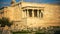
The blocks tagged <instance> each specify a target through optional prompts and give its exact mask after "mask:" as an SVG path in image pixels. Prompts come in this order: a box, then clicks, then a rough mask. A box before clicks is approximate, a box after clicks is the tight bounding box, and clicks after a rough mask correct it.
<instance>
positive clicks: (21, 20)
mask: <svg viewBox="0 0 60 34" xmlns="http://www.w3.org/2000/svg"><path fill="white" fill-rule="evenodd" d="M3 12H4V13H3V15H4V16H3V17H6V18H9V19H10V20H11V21H13V25H12V26H11V29H12V30H16V29H17V30H20V29H26V28H27V27H28V28H38V27H48V26H60V5H55V4H42V3H30V2H18V3H14V4H12V5H11V6H7V7H5V8H4V11H3Z"/></svg>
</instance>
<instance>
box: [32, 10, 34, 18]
mask: <svg viewBox="0 0 60 34" xmlns="http://www.w3.org/2000/svg"><path fill="white" fill-rule="evenodd" d="M32 17H34V9H32Z"/></svg>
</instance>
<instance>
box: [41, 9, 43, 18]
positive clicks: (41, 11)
mask: <svg viewBox="0 0 60 34" xmlns="http://www.w3.org/2000/svg"><path fill="white" fill-rule="evenodd" d="M42 17H43V10H41V18H42Z"/></svg>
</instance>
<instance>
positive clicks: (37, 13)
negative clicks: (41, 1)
mask: <svg viewBox="0 0 60 34" xmlns="http://www.w3.org/2000/svg"><path fill="white" fill-rule="evenodd" d="M37 17H38V18H39V10H37Z"/></svg>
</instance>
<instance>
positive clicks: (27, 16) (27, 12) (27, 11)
mask: <svg viewBox="0 0 60 34" xmlns="http://www.w3.org/2000/svg"><path fill="white" fill-rule="evenodd" d="M26 14H27V17H29V11H28V9H27V13H26Z"/></svg>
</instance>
